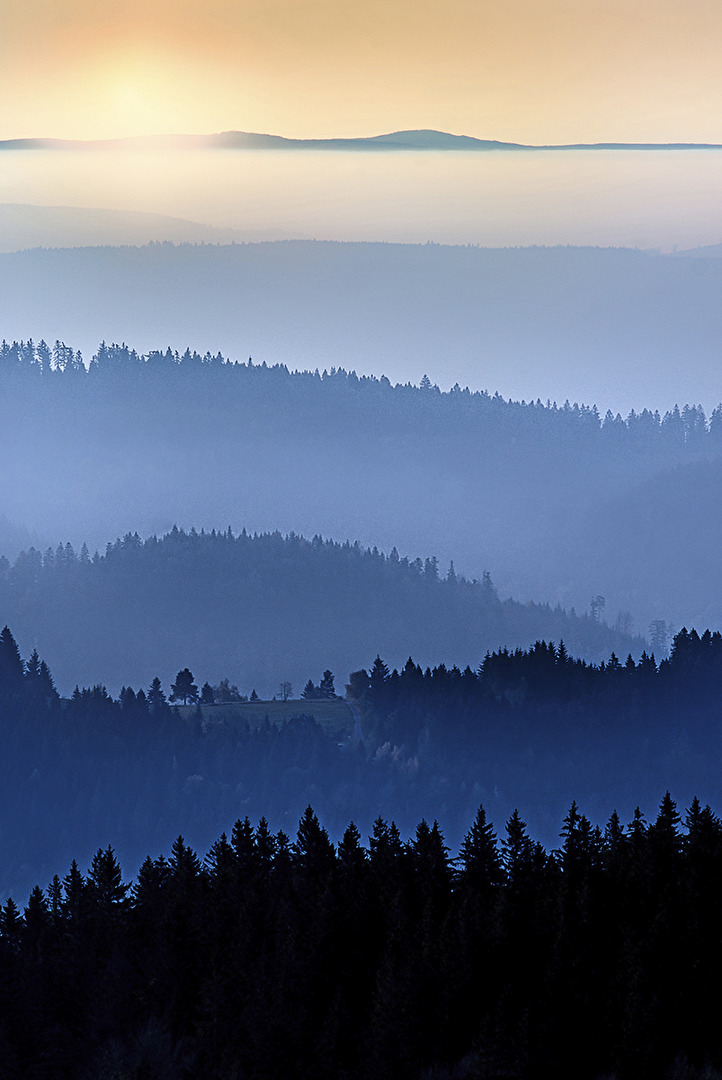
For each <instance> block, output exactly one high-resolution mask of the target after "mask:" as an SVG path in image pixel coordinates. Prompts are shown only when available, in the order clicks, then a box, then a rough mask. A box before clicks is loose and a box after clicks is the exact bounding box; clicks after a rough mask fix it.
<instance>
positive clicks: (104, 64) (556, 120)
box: [0, 0, 722, 143]
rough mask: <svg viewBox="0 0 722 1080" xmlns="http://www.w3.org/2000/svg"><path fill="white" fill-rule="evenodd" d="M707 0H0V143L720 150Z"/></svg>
mask: <svg viewBox="0 0 722 1080" xmlns="http://www.w3.org/2000/svg"><path fill="white" fill-rule="evenodd" d="M721 55H722V3H720V0H494V2H493V3H490V2H485V0H413V2H410V0H363V2H359V0H205V2H201V0H112V2H109V0H0V138H17V137H23V136H56V137H64V138H104V137H105V138H111V137H116V136H122V135H132V134H151V133H159V132H198V133H201V132H212V131H221V130H228V129H238V130H246V131H270V132H274V133H277V134H283V135H288V136H297V137H309V136H319V137H323V136H332V135H346V136H350V135H367V134H377V133H379V132H382V131H391V130H395V129H399V128H418V127H434V128H440V129H444V130H447V131H454V132H463V133H467V134H471V135H476V136H478V137H481V138H498V139H505V140H511V141H519V142H531V143H547V142H550V143H555V142H575V141H582V140H583V141H600V140H627V141H677V140H679V141H711V142H722V64H721V63H720V56H721Z"/></svg>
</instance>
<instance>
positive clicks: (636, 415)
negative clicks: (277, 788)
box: [0, 339, 722, 451]
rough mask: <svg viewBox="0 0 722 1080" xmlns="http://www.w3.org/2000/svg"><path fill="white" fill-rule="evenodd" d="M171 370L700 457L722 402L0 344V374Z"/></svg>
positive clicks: (212, 357) (721, 421)
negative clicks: (496, 388)
mask: <svg viewBox="0 0 722 1080" xmlns="http://www.w3.org/2000/svg"><path fill="white" fill-rule="evenodd" d="M174 372H175V373H177V374H178V375H186V376H191V377H210V378H216V379H219V378H221V379H222V380H223V386H224V389H230V390H233V389H236V388H239V389H244V388H248V387H249V386H250V385H252V384H254V383H255V384H258V383H265V384H267V385H268V386H269V387H271V386H272V387H274V388H275V389H276V390H282V391H291V390H293V391H294V392H297V393H300V394H306V393H308V392H314V391H316V390H319V389H320V388H321V387H323V388H324V389H325V390H326V391H328V390H330V391H331V392H332V393H333V394H334V395H342V396H345V397H348V395H349V394H350V395H352V396H353V397H355V398H357V399H358V398H362V397H365V398H366V399H367V400H370V401H371V402H372V404H374V405H376V406H377V407H378V406H379V404H380V402H381V401H382V400H384V399H385V401H386V403H387V404H390V403H391V402H393V401H394V400H395V401H397V402H398V403H399V404H401V403H403V406H404V407H407V408H408V407H410V408H412V409H414V410H415V411H420V412H421V413H424V412H428V410H429V409H430V408H432V409H435V410H437V411H438V410H444V411H445V412H447V413H448V414H450V415H454V414H456V415H457V416H463V417H464V418H465V420H466V421H467V422H468V421H469V420H470V419H472V418H474V419H482V418H483V420H484V421H485V422H487V423H488V422H489V421H491V422H492V424H493V425H495V424H497V423H502V424H504V425H507V426H514V427H518V428H521V429H522V430H525V429H537V430H539V431H543V430H545V429H546V430H554V429H556V431H557V432H558V433H559V434H561V435H563V436H564V437H565V438H567V437H569V435H571V434H572V433H573V434H574V435H575V437H582V438H583V439H584V438H586V437H588V436H594V435H595V434H596V435H599V436H601V438H602V441H603V443H604V444H607V445H608V446H610V447H611V446H618V445H619V444H620V443H621V444H624V445H626V446H627V447H630V448H635V449H636V448H639V447H640V446H641V445H645V444H646V445H648V446H649V447H650V448H652V447H658V446H668V447H670V448H680V447H687V448H688V449H690V450H694V451H703V450H719V448H720V446H722V403H720V404H719V405H717V407H716V408H715V409H713V410H712V412H711V414H710V416H709V418H708V417H707V416H706V414H705V411H704V409H703V408H702V406H701V405H699V404H698V405H695V404H689V403H687V404H685V405H683V406H682V407H681V408H680V406H679V405H675V406H674V407H673V408H672V409H669V410H667V411H666V412H665V413H664V414H660V412H659V411H658V410H656V409H655V410H650V409H642V410H641V411H640V412H637V411H635V410H634V409H632V410H631V411H630V413H629V414H628V415H627V416H626V417H622V416H621V414H620V413H616V414H614V413H612V411H611V410H607V412H606V413H605V414H604V415H603V416H602V415H601V414H600V413H599V412H598V410H597V408H596V406H594V405H591V406H589V405H585V404H581V405H580V404H578V403H576V402H574V403H573V404H570V402H569V401H565V402H564V403H563V404H562V405H559V404H558V403H557V402H552V401H549V400H548V401H546V402H542V400H541V399H540V398H537V400H536V401H528V402H527V401H524V400H522V401H514V400H511V399H508V400H507V399H505V398H504V397H502V395H500V394H499V393H498V392H497V393H494V394H490V393H489V392H488V391H487V390H477V391H471V390H469V388H468V387H465V388H462V387H460V386H459V385H458V383H457V384H456V385H455V386H454V387H453V388H452V389H451V390H450V391H441V390H440V389H439V387H438V386H436V385H434V384H432V382H431V380H430V379H429V378H428V376H427V375H424V376H423V377H422V378H421V379H420V381H419V384H418V385H415V384H413V383H410V382H407V383H404V384H401V383H397V384H392V383H391V382H390V381H389V379H388V378H386V377H385V376H381V377H377V376H374V375H357V374H356V372H355V371H346V370H345V369H344V368H342V367H331V368H330V370H329V369H324V370H323V372H319V370H318V369H316V370H315V371H307V370H304V371H296V370H292V369H289V368H288V366H287V365H286V364H274V365H271V366H269V365H267V364H266V363H265V361H264V362H262V363H260V364H254V363H253V360H252V358H250V357H249V359H248V361H247V362H246V363H244V362H238V361H233V360H229V359H227V358H226V357H224V356H223V355H222V354H221V353H220V352H218V353H216V354H212V353H210V352H208V351H207V352H206V353H204V354H201V353H199V352H197V351H196V350H191V349H189V348H188V349H186V350H185V351H184V352H182V353H181V352H179V351H178V350H172V349H170V348H167V349H165V350H160V349H158V350H151V351H150V352H148V353H138V352H137V351H136V350H135V349H133V348H132V347H129V346H128V345H126V344H125V343H122V344H117V343H111V344H109V343H106V342H101V344H100V345H99V347H98V350H97V352H96V353H94V354H93V356H92V358H91V359H90V361H89V363H88V364H87V366H86V364H85V362H84V360H83V357H82V354H81V353H80V352H79V351H78V350H76V349H73V348H72V346H68V345H66V344H65V343H64V342H61V341H56V342H55V343H54V344H53V345H52V346H50V345H48V344H47V342H45V341H39V342H37V343H36V342H34V341H33V340H32V339H28V340H27V341H13V342H7V341H5V340H3V341H2V342H1V343H0V376H2V375H12V374H18V373H19V374H29V375H38V376H41V375H44V376H52V377H57V376H60V375H65V376H72V377H75V378H77V377H82V376H87V377H91V378H92V377H94V376H95V377H97V376H101V377H104V376H107V377H110V378H114V377H117V376H119V375H120V376H125V377H132V376H133V375H139V374H142V373H147V374H148V375H151V376H156V375H158V376H163V377H168V376H172V375H173V373H174ZM229 380H231V381H230V382H229Z"/></svg>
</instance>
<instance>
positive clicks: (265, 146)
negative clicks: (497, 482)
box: [0, 128, 722, 152]
mask: <svg viewBox="0 0 722 1080" xmlns="http://www.w3.org/2000/svg"><path fill="white" fill-rule="evenodd" d="M111 148H117V149H134V150H143V149H159V150H174V149H175V150H213V149H218V150H346V151H393V150H443V151H446V150H463V151H472V152H479V151H482V152H483V151H490V150H722V144H720V143H685V142H673V143H643V142H640V143H626V142H602V143H561V144H546V145H544V144H540V145H534V144H529V143H515V142H502V141H500V140H498V139H477V138H475V137H474V136H473V135H454V134H452V133H450V132H448V131H436V130H434V129H433V128H420V129H418V130H413V131H391V132H388V133H386V134H383V135H371V136H362V137H358V138H337V139H289V138H286V137H285V136H283V135H270V134H266V133H263V132H253V131H222V132H218V133H215V134H211V135H137V136H130V137H128V138H121V139H3V140H0V150H106V149H111Z"/></svg>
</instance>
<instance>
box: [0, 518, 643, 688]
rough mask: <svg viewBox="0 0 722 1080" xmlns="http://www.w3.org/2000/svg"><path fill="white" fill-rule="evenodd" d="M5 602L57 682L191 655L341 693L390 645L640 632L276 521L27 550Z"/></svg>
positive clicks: (237, 675)
mask: <svg viewBox="0 0 722 1080" xmlns="http://www.w3.org/2000/svg"><path fill="white" fill-rule="evenodd" d="M0 610H1V611H2V612H3V619H4V620H7V621H8V622H9V623H10V624H11V625H12V626H13V628H14V630H15V631H16V633H17V636H18V640H19V642H20V644H21V647H22V648H23V649H26V650H28V651H29V648H31V647H34V646H35V647H37V648H38V650H39V651H40V653H41V654H42V655H43V656H44V657H45V658H46V659H47V661H48V663H49V665H50V667H51V670H52V671H53V674H54V675H55V677H56V679H57V680H58V682H59V685H60V686H61V688H62V689H63V690H64V691H65V692H69V691H70V690H72V684H70V685H69V680H77V681H80V682H81V683H89V684H90V683H97V682H104V683H107V684H108V685H109V686H110V687H111V688H112V689H113V690H114V691H117V690H118V689H119V687H120V686H121V685H122V684H123V683H125V682H127V681H128V682H131V683H133V684H134V685H145V686H148V685H150V682H151V680H152V679H153V677H154V676H155V675H156V674H161V675H162V677H163V680H164V682H166V685H167V684H168V682H169V681H170V680H171V678H174V677H175V674H176V671H177V670H178V667H179V666H180V667H184V666H186V665H187V666H189V667H190V668H191V670H192V671H193V672H194V674H195V675H196V676H197V678H198V679H200V681H201V682H204V681H206V680H208V681H209V682H211V683H212V684H214V685H218V683H219V682H220V680H221V679H222V678H230V681H231V682H232V683H236V684H237V685H238V686H239V688H240V689H241V691H242V692H245V693H246V694H250V692H251V690H252V689H254V688H255V689H256V690H257V691H258V693H259V694H260V695H261V696H262V697H267V698H270V697H271V696H273V695H275V694H277V693H279V685H280V683H281V682H283V681H290V682H291V683H292V685H293V687H294V688H295V691H296V694H297V695H299V694H300V692H301V690H302V689H303V687H304V686H305V684H306V682H307V681H308V680H309V679H311V680H312V681H313V682H316V683H317V682H319V681H320V678H321V672H322V671H323V670H324V669H326V668H329V669H331V670H332V671H334V672H335V674H336V676H337V680H338V688H339V689H341V690H342V686H343V683H344V682H346V681H347V679H348V675H349V673H350V672H351V670H354V669H357V668H360V667H362V666H363V665H365V664H366V665H370V664H371V663H372V661H373V658H374V656H375V655H376V654H377V653H380V654H381V655H382V656H383V657H384V659H385V660H386V662H387V663H389V664H390V665H392V666H401V665H403V663H404V662H405V660H406V659H407V657H408V656H409V654H410V653H411V654H413V655H414V657H415V658H416V660H417V661H419V662H421V663H422V664H423V665H426V664H433V663H439V662H442V661H443V662H446V663H448V664H449V665H451V664H454V663H456V664H461V665H462V666H463V665H465V664H470V665H471V666H472V667H474V668H476V667H477V666H478V665H479V664H480V663H481V660H482V659H483V656H484V653H485V652H486V651H487V650H489V649H494V648H496V647H497V646H498V645H499V644H502V643H503V644H504V645H507V646H511V647H516V646H524V645H528V644H529V643H530V642H533V641H534V640H537V639H539V638H543V637H544V638H554V639H556V640H557V641H558V640H559V639H561V638H563V639H564V640H565V642H566V643H567V646H568V648H569V650H570V652H574V653H576V654H582V655H585V656H587V657H591V658H593V659H597V660H600V659H607V658H608V657H609V654H610V653H611V652H612V650H616V652H617V653H618V654H622V655H623V656H624V655H626V653H627V652H628V651H629V650H630V649H632V650H634V651H635V652H639V651H640V649H641V645H642V643H641V642H640V641H639V640H634V639H632V638H631V637H628V636H625V635H623V634H620V633H616V632H614V631H612V630H610V629H609V628H607V627H606V626H604V625H602V624H600V623H598V622H595V621H594V620H592V619H591V618H589V617H588V616H584V617H581V618H578V617H576V616H569V615H566V614H565V613H564V612H563V611H561V609H557V610H551V609H550V608H548V607H547V606H545V605H533V604H520V603H518V602H515V601H512V600H507V601H504V602H502V601H500V600H499V598H498V597H497V595H496V592H495V590H494V588H493V586H492V584H491V582H490V581H489V580H488V579H484V580H483V581H482V582H481V583H480V582H476V583H469V582H466V581H464V580H463V579H458V578H456V577H455V576H454V575H453V573H452V575H451V576H449V577H447V578H445V579H442V578H440V577H439V572H438V567H437V564H436V560H435V559H427V560H426V561H425V562H424V563H422V562H421V560H416V561H414V562H409V560H408V559H407V558H403V559H402V558H400V557H399V556H398V554H397V553H396V551H395V550H394V551H393V552H392V554H391V556H389V557H384V556H383V555H381V554H379V552H378V551H376V550H375V549H374V550H373V551H368V550H364V549H362V548H360V547H359V545H358V544H355V545H351V544H348V543H346V544H337V543H333V542H330V541H322V540H321V539H320V538H318V537H317V538H315V539H314V540H313V541H308V540H304V539H303V538H302V537H299V536H296V535H291V536H288V537H285V538H284V537H282V536H281V535H280V534H278V533H273V534H264V535H260V536H248V535H247V534H246V533H245V531H244V532H242V533H241V534H240V535H239V536H233V535H232V534H231V532H230V530H229V531H228V532H222V533H216V532H211V533H200V534H199V533H196V532H191V533H189V534H188V533H184V532H182V531H179V530H176V529H174V530H173V531H172V532H171V533H169V534H168V535H166V536H165V537H162V538H161V539H156V538H154V537H153V538H151V539H149V540H147V541H145V542H142V541H141V540H140V539H139V538H138V536H137V535H134V536H131V535H128V536H126V537H125V538H124V539H123V540H120V541H117V542H116V543H115V544H113V545H108V547H107V550H106V552H105V554H104V555H100V556H96V557H95V558H93V559H90V558H89V557H88V555H87V553H85V552H81V554H80V555H79V556H78V555H76V554H75V552H74V551H73V550H72V549H71V548H70V547H63V546H60V547H59V548H58V549H57V551H56V552H52V551H49V552H47V553H46V555H45V557H44V558H43V557H41V556H40V555H39V554H38V553H37V552H34V551H30V552H29V553H25V554H23V555H21V556H20V557H19V558H18V559H17V560H16V562H15V563H14V566H13V567H10V566H9V565H8V564H7V563H5V566H4V570H3V571H2V572H1V573H0Z"/></svg>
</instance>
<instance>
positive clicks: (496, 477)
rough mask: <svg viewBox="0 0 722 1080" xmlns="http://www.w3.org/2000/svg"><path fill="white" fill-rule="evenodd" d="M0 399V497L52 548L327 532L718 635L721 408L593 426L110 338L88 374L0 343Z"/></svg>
mask: <svg viewBox="0 0 722 1080" xmlns="http://www.w3.org/2000/svg"><path fill="white" fill-rule="evenodd" d="M382 363H383V358H381V360H380V364H382ZM0 389H1V390H2V396H3V410H4V413H3V424H2V426H1V428H0V453H2V460H3V462H4V469H3V471H2V476H1V477H0V503H1V505H2V507H3V513H4V514H5V515H6V517H7V518H8V519H10V520H11V521H13V522H15V523H16V524H17V525H19V526H24V527H26V528H28V529H30V530H32V531H34V532H35V533H37V534H39V535H42V536H44V537H46V538H47V539H46V541H45V543H49V542H52V543H53V545H55V543H57V540H58V539H59V538H62V540H63V542H64V543H65V542H66V541H67V540H69V541H70V542H71V543H72V544H73V545H74V546H75V548H76V549H79V548H80V545H81V544H82V542H83V541H84V540H87V542H88V544H89V546H90V548H91V550H92V549H93V548H94V547H96V546H100V545H104V544H105V542H106V541H107V539H108V537H112V536H120V535H124V534H125V533H126V532H127V530H128V529H129V528H131V529H137V530H138V531H139V533H140V534H141V535H143V536H147V535H149V534H152V533H162V532H164V531H166V530H168V529H170V528H171V527H172V526H173V524H174V523H177V524H178V525H179V526H180V527H185V528H186V529H187V528H190V527H191V526H195V527H196V528H201V527H204V526H205V527H208V526H209V525H212V524H215V523H218V524H222V525H223V526H225V524H226V523H231V524H232V525H233V527H234V529H237V528H240V527H241V526H243V525H245V526H246V527H248V528H250V529H252V530H260V531H275V530H280V531H282V532H284V533H290V532H291V531H295V532H297V533H302V534H304V535H307V536H313V535H315V534H318V533H320V534H322V535H325V536H333V537H336V538H339V539H344V538H346V537H349V538H352V539H358V540H359V541H360V543H362V544H363V545H367V546H371V545H374V544H376V545H378V546H379V547H380V548H381V549H383V550H385V551H390V550H391V549H392V548H393V547H394V546H395V547H397V548H398V550H400V551H405V552H419V551H421V552H424V553H433V554H435V555H436V556H437V557H438V559H439V563H440V565H441V566H442V568H443V569H444V571H445V569H446V567H448V565H449V563H450V562H451V561H452V560H453V561H454V562H455V565H456V567H457V569H458V570H460V571H462V572H464V573H465V574H466V575H467V576H468V577H477V578H481V576H482V573H483V571H484V570H489V571H490V572H491V574H492V576H493V579H494V581H495V583H496V585H497V587H498V589H499V591H500V594H501V595H502V596H509V595H511V596H514V597H523V598H527V597H530V598H533V599H537V600H542V601H549V602H550V603H551V604H552V605H556V604H557V603H560V604H561V605H562V606H563V607H565V608H570V607H572V606H574V607H576V608H577V610H579V611H585V610H588V609H589V604H590V599H591V598H592V597H597V596H602V597H605V598H606V609H605V615H606V618H607V619H608V621H610V622H612V623H614V622H615V621H616V620H617V618H618V616H621V621H620V626H622V627H625V628H629V626H630V620H631V619H634V620H635V621H636V629H637V631H639V632H646V630H647V627H648V625H649V623H650V622H651V621H652V620H665V621H666V622H668V623H670V624H672V626H673V628H674V629H675V630H676V629H677V628H678V627H679V626H680V625H683V624H687V625H690V624H697V625H700V624H701V625H705V624H706V625H712V626H717V625H719V624H720V615H721V613H720V610H719V603H718V600H717V597H719V596H720V595H722V581H721V580H720V575H721V574H722V569H721V566H722V564H721V563H720V560H719V559H718V558H717V551H718V550H719V547H720V544H722V503H721V502H720V500H719V498H718V497H717V494H718V489H719V483H720V480H721V478H722V456H721V455H722V409H720V408H716V409H715V410H714V411H713V412H712V414H711V416H710V417H709V418H707V417H706V416H705V414H704V411H703V410H702V409H701V408H700V407H698V406H693V405H688V406H682V407H681V408H676V407H675V408H672V409H670V410H669V411H668V412H667V413H666V414H665V415H664V416H660V415H659V414H657V413H653V412H650V411H648V410H645V411H642V412H641V413H634V414H630V415H629V416H628V417H627V418H626V419H623V418H622V417H621V416H618V415H617V416H613V415H612V414H611V413H609V414H607V415H605V416H604V417H600V416H599V415H598V414H597V412H596V410H595V409H594V408H593V407H588V406H584V405H581V406H579V405H570V404H568V403H565V404H563V405H560V406H557V405H554V404H551V403H547V404H543V403H542V402H541V401H536V402H530V403H524V402H511V401H506V400H504V399H503V398H501V397H500V396H499V395H490V394H488V393H485V392H475V393H472V392H470V391H468V390H464V389H461V388H459V387H455V388H454V389H453V390H452V391H450V392H448V393H441V392H439V391H438V389H437V388H436V387H434V386H433V385H432V384H431V383H430V382H429V380H428V379H423V380H422V382H421V385H420V386H418V387H416V386H410V385H404V386H400V385H399V386H392V385H391V383H390V382H389V381H388V379H386V378H383V377H382V378H372V377H357V376H356V375H355V374H354V373H352V372H346V371H344V370H343V369H341V368H335V369H334V368H332V369H331V370H330V371H323V372H321V373H318V372H302V373H292V372H290V371H289V370H288V368H287V367H285V366H283V365H278V366H275V367H272V368H269V367H266V366H265V364H260V365H258V364H253V363H252V362H251V361H249V362H248V363H247V364H230V363H228V362H226V361H224V358H223V357H222V356H220V355H219V354H216V355H215V356H211V355H210V354H206V355H204V356H201V355H199V354H197V353H193V352H191V351H186V352H185V353H184V354H182V355H178V354H176V353H173V352H171V351H170V350H167V351H165V352H155V353H150V354H148V355H147V356H139V355H138V354H137V353H135V352H134V351H133V350H132V349H129V348H127V347H125V346H103V347H101V348H100V349H99V350H98V353H97V356H96V357H95V358H94V359H93V361H92V363H91V364H90V370H89V371H86V368H85V367H84V366H83V364H82V362H81V360H80V358H79V356H78V354H77V352H76V351H74V350H73V349H72V348H69V347H67V346H64V345H62V344H61V343H57V344H56V345H55V346H54V347H53V348H49V347H48V346H47V345H45V344H44V343H39V344H38V345H35V344H33V343H32V342H26V343H25V344H16V345H12V346H11V345H4V346H3V347H2V348H1V349H0ZM632 523H633V525H634V527H633V528H632ZM16 553H17V551H14V552H10V551H8V554H11V555H14V554H16ZM690 565H694V567H695V574H694V575H693V576H690V574H689V573H688V568H689V566H690ZM630 613H631V614H630ZM556 634H557V629H556V627H550V628H549V629H547V630H546V631H544V634H543V636H547V637H552V636H555V635H556ZM492 644H498V642H496V641H494V642H492ZM580 648H583V646H582V645H581V644H580Z"/></svg>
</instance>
